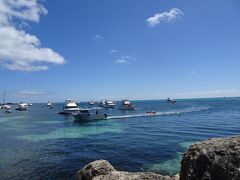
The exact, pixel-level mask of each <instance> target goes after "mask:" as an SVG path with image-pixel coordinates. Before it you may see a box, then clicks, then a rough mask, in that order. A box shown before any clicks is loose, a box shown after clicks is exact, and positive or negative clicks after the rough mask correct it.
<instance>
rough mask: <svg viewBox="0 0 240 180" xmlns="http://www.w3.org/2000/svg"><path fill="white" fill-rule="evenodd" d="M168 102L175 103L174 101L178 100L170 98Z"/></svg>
mask: <svg viewBox="0 0 240 180" xmlns="http://www.w3.org/2000/svg"><path fill="white" fill-rule="evenodd" d="M167 102H168V103H172V104H174V103H176V102H177V101H176V100H175V99H171V98H168V99H167Z"/></svg>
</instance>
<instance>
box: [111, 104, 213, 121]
mask: <svg viewBox="0 0 240 180" xmlns="http://www.w3.org/2000/svg"><path fill="white" fill-rule="evenodd" d="M207 109H209V108H208V107H198V108H196V107H192V108H187V109H184V110H180V111H167V112H156V114H153V115H148V114H146V113H141V114H132V115H122V116H109V117H107V119H125V118H139V117H156V116H168V115H179V114H183V113H191V112H197V111H203V110H207Z"/></svg>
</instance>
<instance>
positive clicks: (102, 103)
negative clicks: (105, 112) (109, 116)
mask: <svg viewBox="0 0 240 180" xmlns="http://www.w3.org/2000/svg"><path fill="white" fill-rule="evenodd" d="M105 104H106V102H105V101H104V100H101V101H99V103H98V106H99V107H104V106H105Z"/></svg>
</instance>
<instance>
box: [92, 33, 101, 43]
mask: <svg viewBox="0 0 240 180" xmlns="http://www.w3.org/2000/svg"><path fill="white" fill-rule="evenodd" d="M100 39H103V36H101V35H99V34H96V35H95V36H93V37H92V40H94V41H97V40H100Z"/></svg>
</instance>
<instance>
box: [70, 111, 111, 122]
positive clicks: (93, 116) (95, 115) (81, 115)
mask: <svg viewBox="0 0 240 180" xmlns="http://www.w3.org/2000/svg"><path fill="white" fill-rule="evenodd" d="M73 117H74V119H75V121H78V122H87V121H94V120H104V119H107V114H103V113H101V112H100V111H99V110H98V109H96V108H93V109H81V110H80V111H79V112H78V113H76V114H73Z"/></svg>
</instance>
